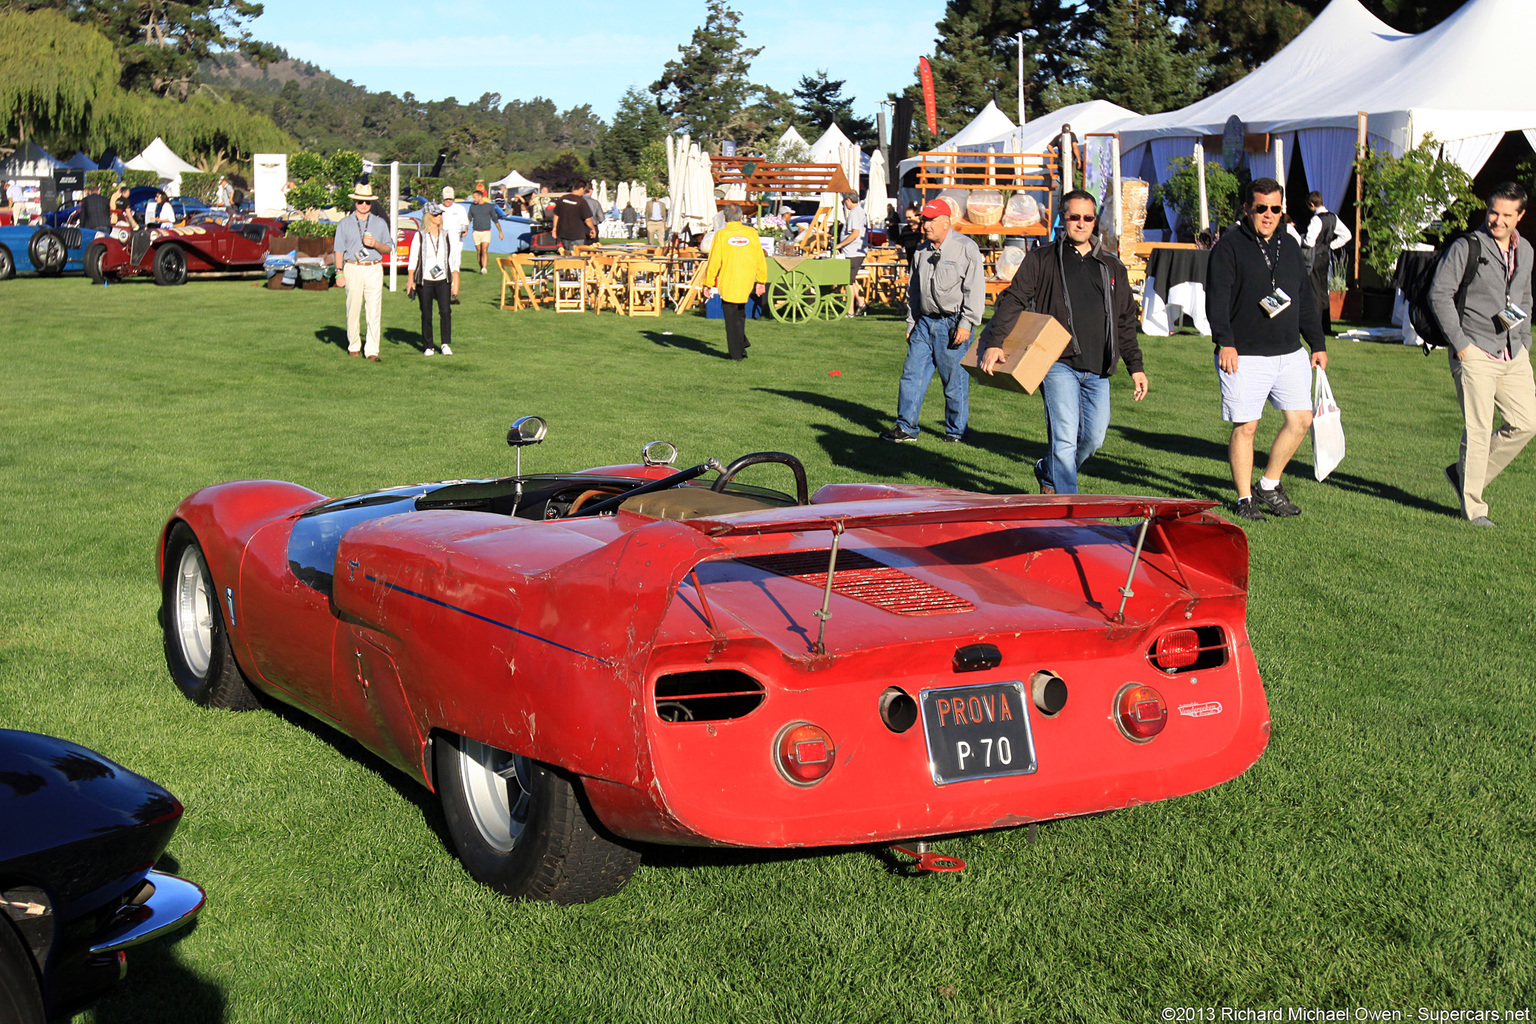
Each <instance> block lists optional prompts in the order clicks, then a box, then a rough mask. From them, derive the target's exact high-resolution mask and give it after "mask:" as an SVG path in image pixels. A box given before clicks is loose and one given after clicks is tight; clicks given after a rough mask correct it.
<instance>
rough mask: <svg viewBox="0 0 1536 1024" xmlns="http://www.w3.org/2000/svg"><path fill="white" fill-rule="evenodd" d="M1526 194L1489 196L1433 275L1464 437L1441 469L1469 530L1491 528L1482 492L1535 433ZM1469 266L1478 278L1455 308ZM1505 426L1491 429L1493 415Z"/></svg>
mask: <svg viewBox="0 0 1536 1024" xmlns="http://www.w3.org/2000/svg"><path fill="white" fill-rule="evenodd" d="M1526 199H1527V196H1526V192H1525V189H1523V188H1521V187H1520V186H1519V185H1516V184H1513V183H1511V182H1505V183H1504V184H1502V185H1499V186H1497V187H1495V188H1494V190H1493V191H1492V192H1490V193H1489V194H1488V219H1487V221H1486V223H1484V225H1483V227H1482V228H1481V229H1480V230H1478V231H1475V232H1472V233H1471V234H1469V235H1466V236H1464V237H1462V238H1459V239H1457V240H1456V241H1455V242H1453V243H1451V245H1450V247H1449V248H1448V249H1446V251H1445V256H1444V257H1442V258H1441V260H1440V265H1439V266H1438V267H1437V268H1436V269H1435V280H1434V284H1433V285H1432V286H1431V288H1430V304H1431V305H1432V306H1433V307H1434V311H1435V319H1437V320H1439V321H1440V329H1441V330H1442V331H1444V332H1445V336H1446V340H1447V341H1448V342H1449V343H1450V356H1451V380H1452V381H1453V382H1454V383H1455V384H1456V398H1457V400H1458V401H1459V402H1461V414H1462V419H1463V422H1464V423H1465V430H1464V431H1463V432H1462V435H1461V453H1460V457H1459V458H1458V459H1457V460H1456V462H1454V463H1452V464H1451V465H1449V466H1446V467H1445V476H1446V479H1447V480H1449V481H1450V482H1451V486H1452V487H1454V488H1455V489H1456V494H1457V496H1458V497H1459V498H1460V499H1461V511H1462V513H1463V514H1464V515H1465V516H1466V517H1467V519H1468V520H1470V521H1471V523H1472V525H1473V526H1493V525H1494V522H1493V520H1492V519H1489V518H1488V503H1487V502H1485V501H1484V500H1483V488H1484V487H1486V486H1487V485H1488V484H1489V483H1491V482H1492V481H1493V478H1494V477H1496V476H1498V475H1499V473H1500V472H1502V471H1503V469H1504V467H1505V466H1507V465H1509V464H1510V463H1511V462H1512V461H1514V458H1515V456H1516V455H1518V454H1520V449H1522V448H1524V447H1525V444H1526V442H1527V441H1529V440H1530V439H1531V435H1532V434H1533V433H1536V383H1533V378H1532V376H1531V320H1530V315H1531V269H1532V262H1533V256H1536V250H1533V249H1532V248H1531V243H1530V242H1527V241H1526V240H1525V239H1523V238H1521V237H1520V233H1519V231H1517V230H1516V226H1517V225H1518V224H1519V223H1520V219H1521V218H1522V217H1524V216H1525V204H1526ZM1468 260H1476V261H1477V272H1476V274H1475V275H1474V276H1473V277H1472V280H1471V281H1470V282H1468V284H1467V289H1466V295H1465V297H1464V299H1463V300H1462V301H1461V302H1460V304H1459V308H1458V302H1457V298H1458V297H1457V294H1456V293H1457V290H1458V289H1459V288H1460V286H1461V279H1462V276H1463V274H1464V272H1465V271H1466V268H1467V261H1468ZM1495 409H1497V410H1498V411H1499V413H1500V414H1501V415H1502V416H1503V417H1504V425H1503V426H1502V427H1500V428H1498V429H1497V430H1495V429H1494V415H1493V414H1494V410H1495Z"/></svg>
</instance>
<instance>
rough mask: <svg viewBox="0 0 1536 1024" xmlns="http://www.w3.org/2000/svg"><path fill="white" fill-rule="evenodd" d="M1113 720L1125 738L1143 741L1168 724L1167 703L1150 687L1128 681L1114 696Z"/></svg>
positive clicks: (1138, 741)
mask: <svg viewBox="0 0 1536 1024" xmlns="http://www.w3.org/2000/svg"><path fill="white" fill-rule="evenodd" d="M1115 721H1116V722H1117V723H1118V724H1119V726H1120V731H1121V732H1123V733H1125V736H1126V738H1127V739H1130V740H1134V741H1135V742H1137V743H1145V742H1147V740H1150V739H1151V738H1152V737H1154V736H1156V735H1157V734H1158V733H1160V732H1162V731H1163V726H1165V725H1167V724H1168V703H1167V701H1165V700H1163V695H1162V694H1160V693H1158V692H1157V691H1156V690H1154V689H1153V688H1152V687H1150V686H1140V685H1137V684H1136V683H1130V684H1129V685H1126V686H1123V687H1121V688H1120V693H1119V694H1118V695H1117V696H1116V697H1115Z"/></svg>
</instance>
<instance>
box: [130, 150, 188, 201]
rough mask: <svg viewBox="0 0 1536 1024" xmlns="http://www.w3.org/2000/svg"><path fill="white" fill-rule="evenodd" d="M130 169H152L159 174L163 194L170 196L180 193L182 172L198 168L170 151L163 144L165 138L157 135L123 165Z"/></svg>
mask: <svg viewBox="0 0 1536 1024" xmlns="http://www.w3.org/2000/svg"><path fill="white" fill-rule="evenodd" d="M125 166H126V167H127V168H128V169H129V170H130V171H154V172H155V173H156V174H158V175H160V187H161V188H163V189H165V194H166V195H170V196H179V195H181V176H182V175H183V174H196V173H197V171H198V168H196V167H193V166H192V165H191V164H189V163H187V162H186V161H185V160H183V159H182V158H181V157H179V156H177V155H176V154H175V153H173V152H171V147H170V146H167V145H166V144H165V140H164V139H162V138H160V137H159V136H158V135H157V136H155V141H154V142H151V143H150V144H149V145H147V146H145V147H144V151H143V152H142V153H140V154H139V155H138V156H136V157H134V158H133V159H132V160H129V161H128V163H127V164H126V165H125Z"/></svg>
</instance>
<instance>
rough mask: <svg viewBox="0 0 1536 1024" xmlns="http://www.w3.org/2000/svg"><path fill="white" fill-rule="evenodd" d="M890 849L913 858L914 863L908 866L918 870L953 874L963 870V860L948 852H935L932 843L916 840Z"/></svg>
mask: <svg viewBox="0 0 1536 1024" xmlns="http://www.w3.org/2000/svg"><path fill="white" fill-rule="evenodd" d="M891 849H892V850H894V851H895V852H897V853H904V854H906V855H907V856H908V857H911V858H913V859H914V861H915V863H913V864H910V865H908V866H909V867H911V868H914V869H916V870H918V871H932V872H935V873H946V874H953V873H956V872H960V871H964V870H965V861H963V860H961V859H960V858H959V857H951V856H949V855H948V854H943V853H935V852H934V850H933V844H932V843H930V842H926V841H924V842H916V843H912V844H911V845H910V846H892V847H891Z"/></svg>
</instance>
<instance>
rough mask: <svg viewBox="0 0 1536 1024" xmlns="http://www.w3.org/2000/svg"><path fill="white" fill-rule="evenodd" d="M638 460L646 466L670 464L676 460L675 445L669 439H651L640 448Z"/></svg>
mask: <svg viewBox="0 0 1536 1024" xmlns="http://www.w3.org/2000/svg"><path fill="white" fill-rule="evenodd" d="M640 461H641V462H644V463H645V464H646V465H647V466H670V465H672V463H674V462H676V461H677V445H675V444H673V443H672V442H671V441H652V442H651V443H650V444H648V445H646V446H645V447H644V448H641V449H640Z"/></svg>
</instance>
